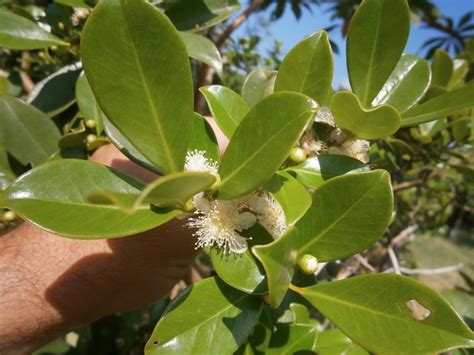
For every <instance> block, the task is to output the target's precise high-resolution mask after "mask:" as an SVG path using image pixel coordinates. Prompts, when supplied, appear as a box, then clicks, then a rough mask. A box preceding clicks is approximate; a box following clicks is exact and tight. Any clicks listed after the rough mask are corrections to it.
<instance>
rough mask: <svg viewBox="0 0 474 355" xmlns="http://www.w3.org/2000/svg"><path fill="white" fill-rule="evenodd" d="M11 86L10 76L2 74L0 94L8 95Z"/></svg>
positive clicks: (0, 77)
mask: <svg viewBox="0 0 474 355" xmlns="http://www.w3.org/2000/svg"><path fill="white" fill-rule="evenodd" d="M9 86H10V82H9V81H8V78H6V77H4V76H0V95H7V94H8V88H9Z"/></svg>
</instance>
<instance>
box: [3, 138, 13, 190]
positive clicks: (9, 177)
mask: <svg viewBox="0 0 474 355" xmlns="http://www.w3.org/2000/svg"><path fill="white" fill-rule="evenodd" d="M13 180H15V174H14V173H13V171H12V169H11V167H10V163H9V162H8V154H7V150H6V149H5V147H3V146H2V145H0V191H1V190H4V189H5V188H6V187H7V186H8V185H10V183H11V182H12V181H13Z"/></svg>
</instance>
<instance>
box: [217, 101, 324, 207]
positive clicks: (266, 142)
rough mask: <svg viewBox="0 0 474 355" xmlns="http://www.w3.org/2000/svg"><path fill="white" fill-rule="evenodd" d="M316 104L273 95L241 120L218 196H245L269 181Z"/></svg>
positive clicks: (226, 158)
mask: <svg viewBox="0 0 474 355" xmlns="http://www.w3.org/2000/svg"><path fill="white" fill-rule="evenodd" d="M316 111H317V104H316V103H315V102H314V101H312V100H311V99H310V98H308V97H307V96H304V95H302V94H297V93H289V92H285V93H276V94H272V95H270V96H268V97H266V98H265V99H263V100H262V101H261V102H259V103H258V104H257V105H255V106H254V107H253V108H252V109H251V110H250V111H249V113H248V114H247V115H246V116H245V117H244V119H243V120H242V121H241V123H240V125H239V126H238V127H237V130H236V131H235V133H234V135H233V136H232V139H231V141H230V143H229V146H228V147H227V151H226V153H225V154H224V158H223V159H222V163H221V165H220V167H219V175H220V177H221V183H220V185H219V191H218V194H219V198H221V199H233V198H237V197H240V196H243V195H245V194H247V193H249V192H251V191H253V190H255V189H256V188H257V187H259V186H261V185H262V184H264V183H265V182H266V181H268V180H269V179H270V178H271V177H272V175H273V174H274V173H275V172H276V171H277V170H278V168H279V167H280V166H281V165H282V164H283V162H284V161H285V159H286V158H287V157H288V155H289V153H290V150H291V149H292V148H293V146H294V145H295V144H296V141H297V140H298V138H299V136H300V134H301V132H302V131H303V129H304V127H305V126H306V125H307V124H308V122H309V121H310V120H311V119H312V118H313V117H314V115H315V113H316ZM255 137H258V139H255Z"/></svg>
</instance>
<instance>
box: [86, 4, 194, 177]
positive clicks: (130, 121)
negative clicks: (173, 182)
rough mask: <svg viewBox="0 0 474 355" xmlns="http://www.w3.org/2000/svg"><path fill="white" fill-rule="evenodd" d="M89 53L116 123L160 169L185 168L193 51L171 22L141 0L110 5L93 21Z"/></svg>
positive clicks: (92, 76)
mask: <svg viewBox="0 0 474 355" xmlns="http://www.w3.org/2000/svg"><path fill="white" fill-rule="evenodd" d="M111 28H114V29H116V30H115V31H111V30H110V29H111ZM157 39H159V40H157ZM81 51H82V60H83V63H84V70H85V72H86V75H87V79H88V80H89V83H90V85H91V88H92V90H93V91H94V94H95V97H96V99H97V101H98V102H99V104H100V106H101V108H102V110H103V111H104V113H105V115H106V116H107V117H108V119H109V120H110V121H111V122H112V123H113V124H114V126H116V127H117V128H118V130H119V131H120V132H121V133H122V134H123V135H124V136H125V137H127V139H128V140H129V141H130V142H131V143H132V144H133V145H134V146H135V147H136V148H137V150H138V151H139V152H140V153H141V154H142V155H143V156H144V157H146V158H147V159H148V160H149V161H150V162H151V163H153V164H154V165H156V167H158V168H159V170H161V171H163V172H164V173H167V174H168V173H172V172H178V171H181V170H182V169H183V167H184V160H185V156H186V152H187V149H188V145H189V143H190V140H191V133H192V132H191V131H192V125H193V85H192V78H191V68H190V64H189V60H188V55H187V51H186V46H185V45H184V43H183V41H182V39H181V37H180V35H179V33H178V31H176V29H175V28H174V27H173V25H172V24H171V22H170V21H169V20H168V19H167V18H166V16H165V15H163V14H162V13H161V12H160V11H159V10H158V9H156V8H154V7H153V5H151V4H149V3H146V2H144V1H141V0H137V1H123V2H122V1H120V0H104V1H101V2H100V3H99V4H98V6H97V7H96V8H95V9H94V11H93V12H92V14H91V16H90V17H89V19H88V20H87V24H86V26H85V28H84V31H83V33H82V41H81ZM104 53H106V55H104Z"/></svg>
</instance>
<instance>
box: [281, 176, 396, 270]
mask: <svg viewBox="0 0 474 355" xmlns="http://www.w3.org/2000/svg"><path fill="white" fill-rule="evenodd" d="M392 210H393V195H392V188H391V185H390V175H389V174H388V173H387V172H386V171H384V170H375V171H371V172H363V173H354V174H347V175H343V176H339V177H337V178H334V179H331V180H329V181H327V182H326V183H324V184H323V185H321V186H320V187H319V188H317V189H316V191H315V192H314V193H313V204H312V206H311V208H310V209H309V211H308V212H307V213H306V215H304V217H303V218H302V219H300V220H299V222H298V223H297V224H296V228H297V229H298V232H299V245H298V254H299V255H300V256H303V255H305V254H310V255H313V256H315V257H316V258H317V259H318V260H319V261H331V260H337V259H343V258H345V257H348V256H350V255H354V254H356V253H358V252H360V251H362V250H364V249H367V248H368V247H370V246H371V245H373V244H374V243H375V242H376V241H377V240H378V239H379V238H380V237H381V236H382V235H383V233H384V232H385V229H386V228H387V226H388V225H389V224H390V220H391V216H392ZM283 238H284V237H281V238H280V239H283Z"/></svg>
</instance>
